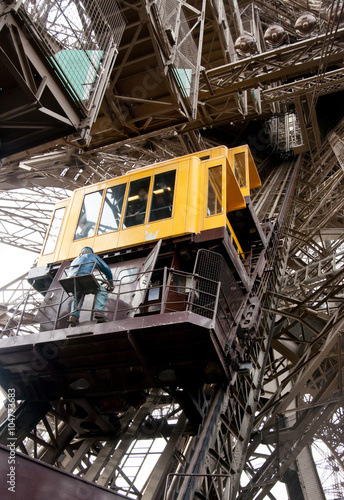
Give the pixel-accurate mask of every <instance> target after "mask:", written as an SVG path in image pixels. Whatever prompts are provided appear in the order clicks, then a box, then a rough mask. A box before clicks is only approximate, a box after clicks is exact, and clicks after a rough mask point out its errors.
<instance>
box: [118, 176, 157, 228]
mask: <svg viewBox="0 0 344 500" xmlns="http://www.w3.org/2000/svg"><path fill="white" fill-rule="evenodd" d="M149 185H150V177H146V178H145V179H138V180H137V181H132V182H131V183H130V188H129V196H128V202H127V207H126V210H125V216H124V224H123V228H127V227H133V226H137V225H139V224H143V223H144V222H145V218H146V210H147V200H148V192H149Z"/></svg>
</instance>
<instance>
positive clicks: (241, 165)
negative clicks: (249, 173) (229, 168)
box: [234, 153, 246, 187]
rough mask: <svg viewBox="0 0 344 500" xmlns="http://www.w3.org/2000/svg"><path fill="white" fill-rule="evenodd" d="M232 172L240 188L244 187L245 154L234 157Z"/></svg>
mask: <svg viewBox="0 0 344 500" xmlns="http://www.w3.org/2000/svg"><path fill="white" fill-rule="evenodd" d="M234 172H235V177H236V179H237V181H238V183H239V186H240V187H245V186H246V171H245V153H237V154H235V155H234Z"/></svg>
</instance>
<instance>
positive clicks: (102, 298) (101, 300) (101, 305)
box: [71, 286, 108, 318]
mask: <svg viewBox="0 0 344 500" xmlns="http://www.w3.org/2000/svg"><path fill="white" fill-rule="evenodd" d="M85 295H86V294H83V293H82V292H76V296H75V297H74V299H73V302H72V309H71V314H72V315H73V316H76V317H77V318H78V317H79V316H80V309H81V307H82V303H83V301H84V296H85ZM94 295H95V296H96V301H95V304H94V311H100V312H103V311H104V309H105V304H106V301H107V298H108V293H107V291H106V290H105V288H104V287H103V286H101V287H100V290H98V291H97V292H95V294H94Z"/></svg>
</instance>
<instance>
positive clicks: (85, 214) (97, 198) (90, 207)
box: [74, 191, 103, 240]
mask: <svg viewBox="0 0 344 500" xmlns="http://www.w3.org/2000/svg"><path fill="white" fill-rule="evenodd" d="M102 197H103V191H95V192H94V193H89V194H86V195H85V197H84V202H83V204H82V208H81V213H80V217H79V222H78V225H77V228H76V231H75V236H74V240H80V239H81V238H88V237H90V236H94V232H95V229H96V224H97V220H98V215H99V210H100V205H101V201H102Z"/></svg>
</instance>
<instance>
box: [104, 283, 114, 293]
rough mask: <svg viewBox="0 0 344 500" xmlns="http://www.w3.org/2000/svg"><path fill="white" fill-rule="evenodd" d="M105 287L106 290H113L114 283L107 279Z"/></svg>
mask: <svg viewBox="0 0 344 500" xmlns="http://www.w3.org/2000/svg"><path fill="white" fill-rule="evenodd" d="M105 289H106V291H107V292H113V291H114V289H115V285H114V284H113V283H110V282H109V281H108V282H107V283H106V285H105Z"/></svg>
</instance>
